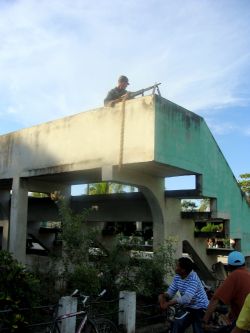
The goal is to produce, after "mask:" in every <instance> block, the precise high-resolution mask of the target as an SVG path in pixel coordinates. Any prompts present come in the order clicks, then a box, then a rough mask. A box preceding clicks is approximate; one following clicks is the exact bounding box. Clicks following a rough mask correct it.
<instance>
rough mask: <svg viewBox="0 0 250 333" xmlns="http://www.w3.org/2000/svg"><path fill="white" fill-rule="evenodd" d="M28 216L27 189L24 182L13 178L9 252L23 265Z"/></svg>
mask: <svg viewBox="0 0 250 333" xmlns="http://www.w3.org/2000/svg"><path fill="white" fill-rule="evenodd" d="M27 214H28V189H27V185H26V180H25V179H22V178H19V177H15V178H13V183H12V196H11V209H10V234H9V235H10V236H9V251H10V252H12V253H13V254H14V256H15V257H16V259H17V260H18V261H20V262H22V263H25V259H26V238H27Z"/></svg>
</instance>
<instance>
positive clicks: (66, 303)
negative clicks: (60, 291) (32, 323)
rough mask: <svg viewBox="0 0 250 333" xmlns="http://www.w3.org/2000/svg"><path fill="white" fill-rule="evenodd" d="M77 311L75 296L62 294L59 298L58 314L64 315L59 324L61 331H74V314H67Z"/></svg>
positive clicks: (62, 332) (64, 332) (63, 332)
mask: <svg viewBox="0 0 250 333" xmlns="http://www.w3.org/2000/svg"><path fill="white" fill-rule="evenodd" d="M76 311H77V298H76V297H71V296H64V297H61V298H60V301H59V309H58V315H59V316H63V315H65V319H62V321H61V324H60V331H61V333H68V332H75V327H76V316H73V317H69V318H67V314H69V313H74V312H76Z"/></svg>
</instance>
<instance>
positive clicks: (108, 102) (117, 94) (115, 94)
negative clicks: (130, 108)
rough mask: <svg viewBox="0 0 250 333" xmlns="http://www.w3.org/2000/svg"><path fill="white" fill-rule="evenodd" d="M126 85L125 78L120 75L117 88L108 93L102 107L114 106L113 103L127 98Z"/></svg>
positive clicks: (126, 79)
mask: <svg viewBox="0 0 250 333" xmlns="http://www.w3.org/2000/svg"><path fill="white" fill-rule="evenodd" d="M128 85H129V82H128V78H127V76H125V75H121V76H120V77H119V78H118V83H117V86H116V87H115V88H114V89H111V90H110V91H109V92H108V94H107V97H106V98H105V99H104V106H114V104H115V101H116V100H118V99H119V98H121V97H123V96H124V98H128V97H129V93H128V92H127V90H126V88H127V86H128Z"/></svg>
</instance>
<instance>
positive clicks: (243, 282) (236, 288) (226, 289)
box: [203, 251, 250, 332]
mask: <svg viewBox="0 0 250 333" xmlns="http://www.w3.org/2000/svg"><path fill="white" fill-rule="evenodd" d="M228 267H229V270H230V271H231V272H232V273H230V274H229V275H228V277H227V278H226V280H225V281H224V282H223V284H222V285H221V286H220V287H219V288H218V289H217V290H216V291H215V293H214V295H213V297H212V299H211V301H210V303H209V306H208V309H207V311H206V314H205V316H204V318H203V321H204V322H205V323H208V321H209V319H210V317H211V315H212V313H213V312H214V311H215V309H216V307H217V305H219V304H220V303H222V304H226V305H229V306H230V313H229V316H228V319H229V322H230V324H229V325H228V327H227V328H226V327H225V328H223V331H222V332H231V330H232V329H233V328H234V327H235V322H236V320H237V318H238V316H239V314H240V311H241V308H242V306H243V303H244V301H245V299H246V296H247V295H248V294H249V293H250V272H249V271H248V270H247V268H246V267H245V257H244V256H243V254H242V253H241V252H238V251H233V252H231V253H230V254H229V256H228Z"/></svg>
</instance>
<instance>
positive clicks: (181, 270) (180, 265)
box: [175, 257, 194, 278]
mask: <svg viewBox="0 0 250 333" xmlns="http://www.w3.org/2000/svg"><path fill="white" fill-rule="evenodd" d="M193 268H194V263H193V262H192V260H191V259H189V258H187V257H181V258H179V259H178V261H177V264H176V268H175V273H176V274H178V275H180V277H181V278H185V277H186V276H188V274H189V273H190V272H191V271H192V270H193Z"/></svg>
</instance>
